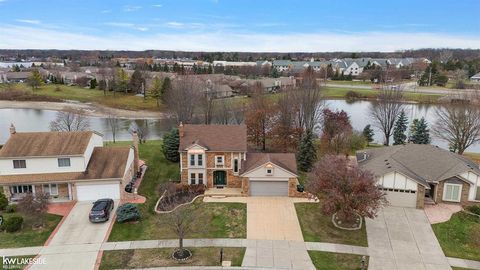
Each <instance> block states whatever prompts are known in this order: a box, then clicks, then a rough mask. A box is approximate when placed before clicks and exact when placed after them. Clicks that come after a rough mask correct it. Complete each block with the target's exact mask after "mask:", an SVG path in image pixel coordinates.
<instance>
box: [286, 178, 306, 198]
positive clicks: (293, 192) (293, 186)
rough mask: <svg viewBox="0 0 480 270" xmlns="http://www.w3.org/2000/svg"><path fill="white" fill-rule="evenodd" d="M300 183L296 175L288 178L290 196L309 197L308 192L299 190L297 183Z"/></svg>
mask: <svg viewBox="0 0 480 270" xmlns="http://www.w3.org/2000/svg"><path fill="white" fill-rule="evenodd" d="M298 184H300V183H299V182H298V179H297V178H296V177H292V178H289V179H288V197H297V198H308V196H309V193H308V192H299V191H298V190H297V185H298Z"/></svg>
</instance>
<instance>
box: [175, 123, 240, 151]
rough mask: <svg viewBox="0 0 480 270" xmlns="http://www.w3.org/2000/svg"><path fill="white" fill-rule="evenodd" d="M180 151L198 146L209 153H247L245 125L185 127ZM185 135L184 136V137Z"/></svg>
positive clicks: (181, 137)
mask: <svg viewBox="0 0 480 270" xmlns="http://www.w3.org/2000/svg"><path fill="white" fill-rule="evenodd" d="M180 129H183V132H182V131H180V146H179V151H185V150H186V149H187V148H188V147H190V146H192V145H194V144H198V145H200V146H202V147H205V148H206V149H207V150H208V151H222V152H225V151H239V152H246V151H247V127H246V126H245V125H183V127H182V126H181V127H180ZM182 133H183V136H182Z"/></svg>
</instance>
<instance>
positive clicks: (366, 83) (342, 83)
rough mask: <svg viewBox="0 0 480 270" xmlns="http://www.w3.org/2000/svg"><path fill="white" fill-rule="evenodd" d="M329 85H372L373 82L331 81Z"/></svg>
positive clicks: (328, 82)
mask: <svg viewBox="0 0 480 270" xmlns="http://www.w3.org/2000/svg"><path fill="white" fill-rule="evenodd" d="M327 84H341V85H372V82H371V81H334V80H329V81H327Z"/></svg>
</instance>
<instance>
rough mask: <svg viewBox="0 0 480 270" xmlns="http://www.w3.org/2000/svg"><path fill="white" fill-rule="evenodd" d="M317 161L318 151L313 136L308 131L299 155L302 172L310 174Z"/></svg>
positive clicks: (298, 162)
mask: <svg viewBox="0 0 480 270" xmlns="http://www.w3.org/2000/svg"><path fill="white" fill-rule="evenodd" d="M316 160H317V151H316V147H315V145H314V143H313V134H312V132H311V131H307V133H306V134H305V136H304V137H303V138H302V140H301V142H300V147H299V148H298V154H297V165H298V169H299V170H300V171H304V172H308V171H310V169H312V167H313V164H314V163H315V161H316Z"/></svg>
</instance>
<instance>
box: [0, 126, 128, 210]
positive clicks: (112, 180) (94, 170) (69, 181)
mask: <svg viewBox="0 0 480 270" xmlns="http://www.w3.org/2000/svg"><path fill="white" fill-rule="evenodd" d="M134 159H135V153H134V149H133V147H104V146H103V135H102V134H99V133H97V132H93V131H81V132H16V130H15V127H14V126H13V125H12V126H11V128H10V138H9V139H8V141H7V142H6V143H5V145H3V147H2V148H1V149H0V185H1V186H2V187H3V192H4V194H5V195H6V196H7V197H8V199H9V200H10V201H17V200H19V199H21V198H22V196H24V195H25V194H27V193H36V192H45V193H48V194H49V195H50V197H51V198H52V200H53V201H70V200H77V201H91V200H97V199H100V198H111V199H122V198H124V197H125V196H126V194H125V192H124V187H125V185H126V184H127V183H128V182H129V181H130V180H131V179H132V177H134Z"/></svg>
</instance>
